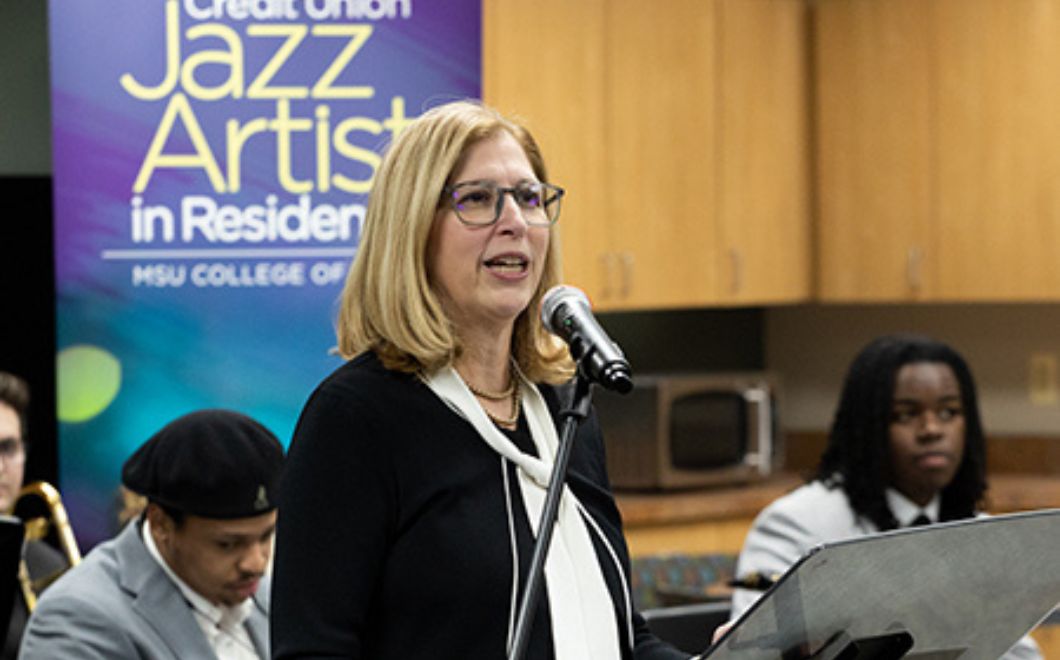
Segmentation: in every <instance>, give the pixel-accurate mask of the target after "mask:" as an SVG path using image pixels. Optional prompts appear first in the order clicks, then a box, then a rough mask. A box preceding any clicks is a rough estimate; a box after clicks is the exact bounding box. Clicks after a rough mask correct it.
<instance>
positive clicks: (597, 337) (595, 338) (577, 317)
mask: <svg viewBox="0 0 1060 660" xmlns="http://www.w3.org/2000/svg"><path fill="white" fill-rule="evenodd" d="M541 322H542V323H544V324H545V329H546V330H548V331H549V332H551V333H552V334H554V335H556V336H558V337H559V338H560V339H562V340H563V341H565V342H567V346H568V347H569V348H570V354H571V357H572V358H574V361H575V362H577V363H578V369H579V370H581V372H582V375H583V376H585V377H586V378H588V379H589V380H590V381H592V382H594V383H599V384H600V385H602V386H603V387H605V388H607V389H609V390H614V391H616V392H619V393H620V394H626V393H627V392H629V391H630V390H631V389H633V374H632V370H631V369H630V366H629V362H627V361H626V356H625V355H623V354H622V350H621V349H620V348H619V347H618V344H616V343H615V342H613V341H611V338H610V337H608V336H607V333H606V332H604V329H603V328H601V327H600V324H599V323H597V322H596V317H594V316H593V313H592V311H591V310H590V307H589V299H588V298H587V297H586V296H585V294H584V293H582V292H581V290H580V289H576V288H574V287H572V286H565V285H563V284H560V285H558V286H554V287H552V288H551V289H549V290H548V292H546V293H545V297H544V298H542V300H541Z"/></svg>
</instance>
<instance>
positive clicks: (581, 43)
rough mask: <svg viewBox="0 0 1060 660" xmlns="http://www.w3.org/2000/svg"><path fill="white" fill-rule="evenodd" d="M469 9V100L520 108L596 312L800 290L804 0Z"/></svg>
mask: <svg viewBox="0 0 1060 660" xmlns="http://www.w3.org/2000/svg"><path fill="white" fill-rule="evenodd" d="M484 12H485V21H484V27H485V33H486V36H485V41H484V44H485V48H484V72H485V73H484V78H485V99H486V101H487V102H488V103H490V104H492V105H495V106H497V107H499V108H500V109H501V110H503V111H505V112H508V113H514V114H517V115H519V116H522V117H524V118H526V119H527V120H528V123H529V125H530V127H531V129H532V130H534V132H535V135H537V136H538V138H539V139H540V141H541V143H542V147H543V149H544V151H545V154H546V156H547V158H548V159H549V162H550V163H551V165H552V168H553V172H554V175H553V179H554V180H555V181H557V182H559V183H560V185H564V186H565V187H567V188H568V189H569V191H570V192H569V196H568V200H567V203H566V205H565V208H564V211H563V216H562V219H561V220H560V225H559V226H560V230H559V233H560V238H561V241H562V243H563V253H564V264H565V271H566V280H567V281H568V282H570V283H572V284H574V285H576V286H579V287H581V288H583V289H585V290H586V292H587V293H588V294H589V296H590V297H591V298H592V299H593V301H594V305H595V306H596V307H597V308H598V309H609V310H620V309H622V310H629V309H659V308H676V307H694V306H704V305H719V304H720V305H737V304H756V303H765V302H779V301H784V302H792V301H798V300H803V299H805V298H806V297H807V296H808V295H809V293H810V282H809V255H810V246H809V235H810V215H809V192H808V191H809V181H808V167H809V155H808V148H807V145H808V142H809V138H808V134H809V126H808V125H807V122H806V113H807V97H808V93H807V87H806V80H807V70H806V53H807V48H806V45H807V44H806V36H805V28H806V25H805V5H804V3H803V1H802V0H706V1H704V0H660V1H659V2H653V3H645V2H642V1H640V0H607V1H606V2H604V1H602V0H595V1H586V0H568V1H567V2H562V1H559V0H549V1H547V2H544V3H540V4H538V3H534V4H533V5H532V6H531V5H530V3H524V2H519V1H517V0H486V1H485V4H484ZM542 16H545V17H548V18H547V21H545V23H544V24H543V26H542V27H541V28H533V29H531V28H529V27H528V26H532V25H535V24H537V23H540V22H541V20H542V19H541V18H540V17H542ZM723 26H724V29H723Z"/></svg>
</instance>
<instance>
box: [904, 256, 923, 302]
mask: <svg viewBox="0 0 1060 660" xmlns="http://www.w3.org/2000/svg"><path fill="white" fill-rule="evenodd" d="M923 264H924V251H923V250H922V249H920V248H919V247H917V246H915V245H914V246H912V247H910V248H909V252H908V254H907V255H906V260H905V278H906V282H907V283H908V284H909V289H910V290H911V291H913V292H914V293H915V292H917V291H920V287H921V286H923V284H924V278H923V270H924V268H923Z"/></svg>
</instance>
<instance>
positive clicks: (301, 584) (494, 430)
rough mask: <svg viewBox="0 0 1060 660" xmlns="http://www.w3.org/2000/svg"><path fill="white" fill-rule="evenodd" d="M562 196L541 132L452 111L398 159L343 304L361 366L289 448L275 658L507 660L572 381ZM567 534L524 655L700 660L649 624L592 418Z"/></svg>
mask: <svg viewBox="0 0 1060 660" xmlns="http://www.w3.org/2000/svg"><path fill="white" fill-rule="evenodd" d="M562 198H563V190H562V189H561V188H559V187H557V186H555V185H553V184H551V183H549V181H548V176H547V173H546V169H545V163H544V159H543V157H542V155H541V153H540V151H539V149H538V147H537V145H536V143H535V142H534V140H533V138H532V137H531V135H530V133H529V132H528V131H527V130H526V129H525V128H523V127H522V126H520V125H519V124H517V123H515V122H513V121H511V120H509V119H507V118H505V117H503V116H501V115H499V114H498V113H496V112H495V111H493V110H491V109H489V108H487V107H484V106H482V105H480V104H477V103H473V102H456V103H450V104H447V105H444V106H440V107H437V108H434V109H433V110H431V111H429V112H427V113H426V114H424V115H423V116H421V117H420V118H419V119H417V120H416V121H415V122H413V123H412V124H411V125H410V126H409V127H407V128H406V129H405V130H404V131H403V132H402V133H401V134H400V135H399V136H398V137H397V138H396V139H395V140H394V142H393V144H392V145H391V147H390V148H389V150H388V151H387V153H386V155H385V157H384V158H383V162H382V164H381V165H380V167H379V170H378V172H377V174H376V179H375V183H374V187H373V190H372V193H371V197H370V200H369V204H368V211H367V216H366V219H365V226H364V234H363V238H362V241H361V244H360V247H359V249H358V254H357V257H356V258H355V260H354V263H353V266H352V268H351V270H350V274H349V277H348V279H347V282H346V286H345V289H344V291H343V294H342V306H341V310H340V313H339V319H338V345H339V350H340V352H341V353H342V355H343V356H344V357H345V358H347V359H348V362H346V363H345V364H344V365H343V366H341V367H340V368H339V369H337V370H336V371H335V372H334V373H333V374H331V375H330V376H329V377H328V378H327V379H325V380H324V382H323V383H321V384H320V386H319V387H318V388H317V389H316V391H315V392H314V393H313V395H312V396H311V397H310V399H309V402H308V403H307V404H306V407H305V409H304V410H303V412H302V415H301V418H300V420H299V423H298V426H297V429H296V431H295V434H294V438H293V440H292V443H291V448H290V455H289V459H288V460H289V462H288V466H287V475H286V480H285V483H284V487H283V490H282V493H283V494H282V500H281V504H280V513H279V522H278V534H277V547H276V559H275V567H274V588H273V601H272V649H273V654H274V655H273V657H274V658H295V657H297V658H305V657H330V658H340V657H341V658H371V659H373V660H388V659H391V658H402V659H408V658H432V659H440V658H453V659H454V660H456V659H459V660H469V659H471V660H474V659H483V660H485V659H490V660H500V659H502V658H505V657H506V656H507V655H508V653H509V652H510V648H511V645H512V642H513V634H514V627H515V622H516V617H517V608H518V604H519V602H520V599H521V597H522V593H523V590H524V589H525V587H526V583H527V576H528V569H529V565H530V558H531V554H532V549H533V543H534V531H535V528H536V527H537V525H538V522H539V516H540V512H541V509H542V507H543V501H544V496H545V489H546V488H547V481H548V476H549V473H550V470H551V465H552V460H553V456H554V454H555V452H556V448H557V444H558V433H557V426H556V419H557V418H558V411H559V409H560V406H561V405H562V404H565V403H567V402H566V401H565V400H564V401H563V402H562V403H561V400H560V396H559V394H558V392H557V390H556V385H558V384H561V383H563V382H565V381H566V380H568V379H569V378H570V376H571V375H572V373H573V365H572V363H571V362H570V358H569V355H568V353H567V351H566V349H565V347H563V346H562V345H561V344H560V343H559V342H558V341H554V338H553V337H551V336H550V335H548V334H547V332H546V331H545V330H544V328H543V327H542V324H541V321H540V320H539V318H538V313H537V312H538V308H539V306H540V302H541V298H542V295H543V292H544V291H546V290H547V289H549V288H550V287H551V286H553V285H555V284H557V283H558V281H559V251H558V245H557V243H556V240H555V236H554V235H553V227H554V226H555V223H556V221H557V220H558V219H559V215H560V202H561V201H562ZM557 518H558V523H557V526H556V529H555V532H554V536H553V538H552V545H551V551H550V553H549V556H548V561H547V562H546V565H545V581H544V589H543V590H542V597H541V598H540V599H539V601H538V603H537V607H536V610H535V611H534V612H533V619H532V627H531V628H530V636H529V639H528V644H527V652H526V656H525V657H527V658H533V659H535V660H537V659H541V660H543V659H546V658H558V659H561V660H596V659H601V660H617V659H619V658H637V659H642V658H686V657H688V656H687V654H684V653H682V652H679V651H677V650H675V649H673V648H672V647H670V646H668V645H666V644H663V643H662V642H660V641H659V640H658V639H656V638H654V637H653V636H652V635H651V634H650V633H649V631H648V629H647V627H646V625H645V624H644V622H643V620H642V619H641V618H640V616H639V615H637V614H636V613H635V612H633V611H632V607H631V601H630V592H629V585H628V575H629V571H628V563H629V560H628V555H627V550H626V546H625V542H624V540H623V537H622V527H621V520H620V517H619V514H618V510H617V508H616V507H615V504H614V500H613V498H612V496H611V493H610V489H609V486H608V482H607V475H606V472H605V468H604V456H603V444H602V438H601V436H600V431H599V427H598V426H597V424H596V421H595V419H593V418H592V417H590V419H589V420H588V421H587V422H586V423H585V424H583V425H582V427H581V428H580V429H579V431H578V434H577V437H576V438H575V439H574V443H573V454H572V456H571V461H570V468H569V472H568V478H567V488H566V490H565V493H564V495H563V498H562V500H561V505H560V510H559V513H558V516H557Z"/></svg>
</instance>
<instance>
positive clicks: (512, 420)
mask: <svg viewBox="0 0 1060 660" xmlns="http://www.w3.org/2000/svg"><path fill="white" fill-rule="evenodd" d="M509 389H510V390H511V394H509V396H510V397H511V398H512V414H511V417H508V418H505V417H500V416H498V415H494V414H493V413H491V412H490V411H489V410H488V409H487V408H486V406H482V410H483V412H485V413H486V417H489V418H490V421H492V422H493V423H494V424H496V425H498V426H503V427H506V428H512V427H515V426H517V425H518V422H519V411H520V408H521V404H520V401H519V388H518V387H517V386H516V384H515V381H514V380H513V381H512V386H511V387H510V388H509ZM472 392H474V390H472Z"/></svg>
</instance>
